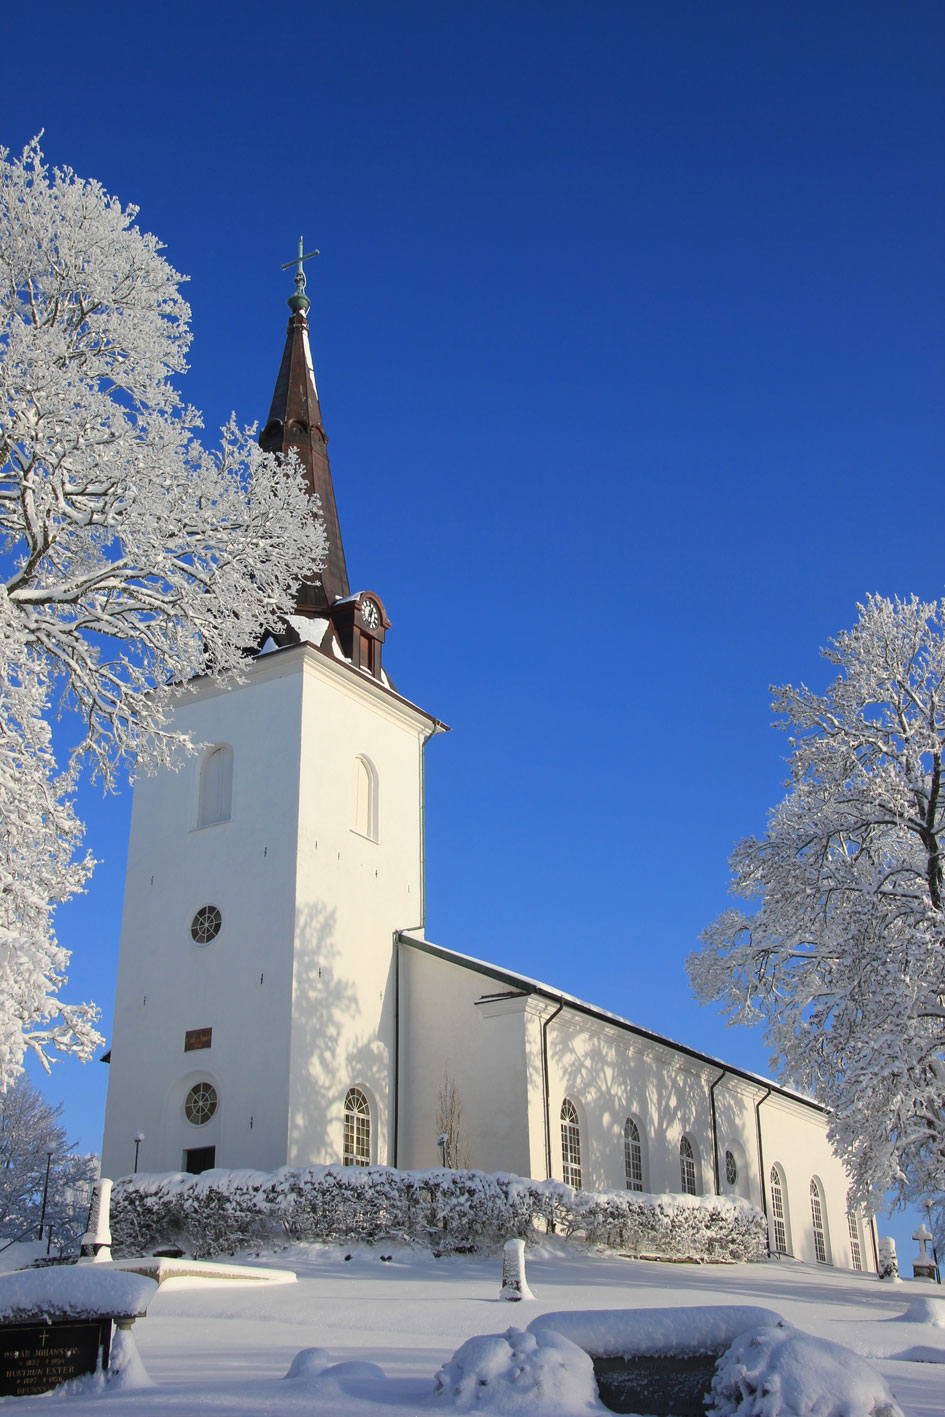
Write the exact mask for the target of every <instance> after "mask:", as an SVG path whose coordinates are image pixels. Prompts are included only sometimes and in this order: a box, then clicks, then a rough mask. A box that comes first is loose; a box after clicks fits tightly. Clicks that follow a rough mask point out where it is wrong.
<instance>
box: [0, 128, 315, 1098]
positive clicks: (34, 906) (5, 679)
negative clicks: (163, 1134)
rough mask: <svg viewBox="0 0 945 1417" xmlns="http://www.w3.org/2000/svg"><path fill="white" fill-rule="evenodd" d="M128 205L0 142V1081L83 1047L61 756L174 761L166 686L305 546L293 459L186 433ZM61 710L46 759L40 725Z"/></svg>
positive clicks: (241, 627) (226, 659)
mask: <svg viewBox="0 0 945 1417" xmlns="http://www.w3.org/2000/svg"><path fill="white" fill-rule="evenodd" d="M136 215H137V211H136V209H135V208H134V207H123V206H122V205H121V203H120V202H118V201H117V200H116V199H115V198H114V197H111V196H109V195H108V194H107V193H106V192H105V191H104V189H103V188H102V187H101V186H100V185H99V184H98V183H96V182H89V181H83V180H81V179H79V178H77V177H76V176H75V174H74V173H73V172H71V171H70V170H68V169H66V170H62V171H53V172H50V171H49V170H48V168H47V167H46V166H45V165H44V163H43V159H42V154H41V152H40V149H39V146H38V143H37V142H34V143H33V144H31V145H30V146H29V147H28V148H27V149H26V151H25V152H24V154H23V156H22V157H21V158H11V157H10V156H9V154H8V153H7V152H6V151H5V150H0V629H2V631H3V639H2V643H0V794H2V796H0V810H2V814H3V815H2V822H0V831H2V833H3V838H4V839H3V842H2V843H0V864H2V866H3V870H4V875H3V879H2V881H0V892H2V911H3V914H2V916H0V956H2V958H0V975H2V982H3V985H4V992H3V995H2V997H0V1009H2V1018H0V1085H5V1084H6V1082H7V1081H8V1080H9V1078H10V1077H11V1076H13V1075H15V1073H16V1071H17V1068H18V1066H19V1064H20V1061H21V1059H22V1054H23V1049H24V1048H25V1047H27V1046H30V1047H33V1048H35V1049H36V1050H37V1051H38V1052H39V1054H40V1056H41V1057H42V1058H43V1060H44V1061H48V1048H49V1047H50V1046H51V1047H54V1048H57V1049H60V1050H64V1051H67V1052H68V1051H78V1052H79V1053H80V1054H81V1053H85V1054H87V1053H88V1050H89V1048H90V1047H91V1046H93V1045H92V1044H91V1043H90V1041H89V1040H90V1038H91V1037H92V1036H93V1035H92V1033H90V1032H89V1029H90V1027H91V1024H90V1018H91V1011H87V1012H85V1013H82V1011H81V1010H80V1011H79V1012H78V1013H77V1012H76V1011H75V1010H58V1005H57V1003H56V1001H55V998H54V995H55V993H56V989H57V988H58V986H59V984H61V982H62V970H63V967H64V965H65V963H66V959H67V956H66V954H65V952H64V951H62V950H61V949H59V948H58V947H57V946H56V945H55V942H54V941H53V939H52V936H51V933H50V929H49V923H48V922H49V909H50V907H51V906H53V905H55V904H56V903H57V902H59V901H61V900H63V899H65V898H66V897H67V896H68V895H69V894H70V893H71V892H72V891H74V890H75V889H77V888H79V887H80V886H81V883H82V879H83V876H84V874H87V869H88V867H87V865H86V866H85V867H76V866H75V864H73V863H71V857H72V849H71V848H73V847H74V846H75V845H76V843H77V841H78V838H79V835H80V828H79V824H78V823H77V822H76V821H75V818H74V816H73V814H72V811H71V809H70V807H69V806H68V805H67V803H68V796H69V792H70V790H71V787H72V786H74V782H75V773H76V771H77V769H78V766H79V765H80V764H81V763H82V762H90V763H91V764H92V767H93V771H94V772H95V774H96V775H98V776H99V777H101V778H103V779H104V781H105V783H106V785H111V784H112V783H113V782H114V780H115V773H116V770H117V768H118V767H119V765H123V766H125V767H129V768H137V767H144V768H150V767H154V766H157V765H160V764H165V763H168V762H170V761H172V760H173V757H174V755H175V752H176V750H177V749H179V748H180V747H182V746H186V745H185V744H184V743H183V740H181V739H180V738H179V737H178V736H177V735H175V734H174V733H173V732H171V731H170V729H169V726H168V711H169V708H170V705H171V702H172V700H173V697H174V694H175V693H177V692H179V690H176V689H175V688H174V687H173V686H174V684H175V683H177V684H180V683H181V682H184V681H187V680H188V679H190V678H192V677H193V676H196V675H201V674H207V673H213V674H220V673H225V672H227V671H229V670H232V669H233V668H234V667H235V666H237V665H238V664H239V661H240V659H241V657H242V656H243V655H244V654H245V651H246V649H247V647H248V646H251V645H253V644H254V643H257V642H258V640H259V638H260V636H261V634H262V633H263V631H264V630H265V629H266V628H267V627H269V626H272V625H273V624H274V623H278V621H279V620H280V619H281V618H282V617H283V616H284V614H285V613H286V612H287V611H288V610H289V609H290V608H291V604H292V600H293V592H294V589H295V587H296V585H297V583H298V582H299V580H301V579H302V578H304V577H307V576H310V575H311V574H312V573H313V572H315V571H317V569H318V567H319V565H320V564H321V563H322V562H323V559H324V555H325V549H326V548H325V537H324V529H323V526H322V524H321V522H320V521H318V520H317V519H316V516H317V511H318V509H317V505H315V504H313V501H312V499H310V498H309V497H308V496H307V494H306V491H305V488H304V486H303V483H302V477H301V473H300V470H299V468H298V466H297V465H296V464H295V463H294V462H291V463H282V462H281V461H280V459H279V458H278V457H276V456H273V455H271V454H266V453H263V452H262V451H261V450H260V449H259V447H258V446H257V444H256V442H255V439H254V436H253V430H252V429H240V428H238V427H237V425H236V424H235V422H234V421H232V420H231V422H230V424H229V425H228V426H227V427H226V428H225V429H224V430H223V438H222V442H221V444H220V446H219V447H218V448H217V449H216V451H215V452H209V451H207V449H205V448H204V446H203V445H202V443H201V442H200V440H199V438H198V429H199V427H200V419H199V417H198V415H197V413H196V412H195V411H194V410H193V409H192V408H190V407H188V406H187V405H185V404H184V403H183V401H182V400H181V397H180V394H179V393H178V391H177V389H176V387H175V384H174V382H173V380H174V378H175V376H177V375H179V374H180V373H181V372H182V371H183V370H184V369H185V367H186V366H185V361H184V356H185V353H186V350H187V346H188V344H189V341H190V333H189V318H190V312H189V309H188V306H187V304H186V302H185V301H184V300H183V298H182V296H181V294H180V290H179V288H178V287H179V284H180V280H181V277H180V276H178V274H177V273H176V272H175V271H174V270H173V269H172V268H171V266H170V265H168V263H167V261H165V260H164V258H163V257H162V256H161V255H160V254H159V252H160V249H161V247H160V243H159V242H158V241H157V240H156V239H155V238H154V237H153V236H149V235H147V234H144V233H142V232H140V231H139V230H138V228H137V227H136V226H135V225H134V220H135V217H136ZM8 631H9V633H7V632H8ZM63 706H65V707H67V708H69V709H72V710H74V711H75V715H74V717H73V718H72V720H71V721H72V722H73V723H74V724H76V725H77V732H76V734H75V742H74V750H75V751H74V753H73V756H72V759H71V763H70V765H69V767H68V768H67V770H66V776H65V777H61V776H59V777H57V772H56V768H55V764H54V763H53V761H52V757H51V752H50V740H49V737H48V733H44V731H43V727H42V723H43V720H44V719H45V718H48V715H49V712H50V709H51V708H55V710H56V711H59V710H60V709H61V708H62V707H63ZM57 842H58V843H59V844H58V846H57V845H56V843H57ZM57 1010H58V1013H57ZM37 1021H39V1026H38V1027H36V1026H34V1025H36V1024H37Z"/></svg>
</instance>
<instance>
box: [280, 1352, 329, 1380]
mask: <svg viewBox="0 0 945 1417" xmlns="http://www.w3.org/2000/svg"><path fill="white" fill-rule="evenodd" d="M330 1363H331V1359H330V1358H329V1356H328V1353H327V1351H326V1350H325V1349H324V1348H302V1349H300V1351H299V1352H298V1353H296V1355H295V1357H294V1358H293V1359H292V1362H291V1363H290V1364H289V1371H288V1372H287V1373H286V1378H315V1377H317V1376H318V1374H319V1373H321V1372H323V1371H324V1370H325V1368H327V1367H328V1366H329V1364H330Z"/></svg>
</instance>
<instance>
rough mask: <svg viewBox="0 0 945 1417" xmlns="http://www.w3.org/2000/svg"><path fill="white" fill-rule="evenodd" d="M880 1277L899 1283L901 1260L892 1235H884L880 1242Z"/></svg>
mask: <svg viewBox="0 0 945 1417" xmlns="http://www.w3.org/2000/svg"><path fill="white" fill-rule="evenodd" d="M879 1277H880V1279H889V1280H891V1281H892V1282H893V1284H898V1283H899V1261H898V1259H897V1258H896V1242H895V1240H894V1239H893V1237H892V1236H891V1235H883V1236H882V1238H881V1239H880V1242H879Z"/></svg>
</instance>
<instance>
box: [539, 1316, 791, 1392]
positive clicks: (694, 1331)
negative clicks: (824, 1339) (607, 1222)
mask: <svg viewBox="0 0 945 1417" xmlns="http://www.w3.org/2000/svg"><path fill="white" fill-rule="evenodd" d="M780 1322H781V1318H780V1315H779V1314H776V1313H775V1312H774V1311H773V1310H772V1309H762V1308H755V1307H754V1306H749V1305H743V1304H731V1305H723V1304H720V1305H707V1306H706V1307H705V1308H689V1307H677V1308H671V1309H581V1310H576V1311H573V1312H561V1313H551V1314H542V1315H541V1316H540V1317H539V1318H537V1319H534V1320H533V1321H532V1323H530V1324H529V1326H528V1331H529V1332H535V1331H537V1330H540V1329H553V1330H554V1331H555V1332H556V1333H560V1334H562V1335H563V1336H564V1337H565V1338H568V1339H570V1340H571V1342H572V1343H576V1344H577V1346H578V1348H583V1349H584V1352H585V1353H586V1354H587V1355H588V1357H589V1358H590V1359H591V1362H592V1363H593V1364H594V1377H595V1379H596V1381H597V1391H598V1394H599V1396H600V1400H601V1403H602V1404H603V1405H604V1406H605V1407H607V1408H609V1410H610V1411H611V1412H626V1413H630V1412H634V1413H638V1412H645V1413H648V1414H650V1417H704V1413H705V1408H706V1394H707V1393H708V1391H709V1388H710V1387H711V1385H712V1378H713V1375H714V1373H715V1365H716V1362H717V1361H718V1359H719V1358H720V1357H721V1356H722V1354H723V1353H725V1352H727V1350H728V1349H729V1348H730V1347H731V1346H732V1344H733V1343H734V1342H735V1340H736V1338H738V1337H739V1336H740V1335H741V1334H742V1333H745V1332H747V1331H749V1330H752V1329H760V1328H764V1327H774V1326H776V1325H777V1324H779V1323H780Z"/></svg>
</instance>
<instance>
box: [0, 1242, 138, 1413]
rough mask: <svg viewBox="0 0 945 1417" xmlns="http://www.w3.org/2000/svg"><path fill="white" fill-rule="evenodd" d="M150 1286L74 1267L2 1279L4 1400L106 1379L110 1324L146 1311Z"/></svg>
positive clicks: (0, 1380)
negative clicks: (92, 1377) (93, 1377)
mask: <svg viewBox="0 0 945 1417" xmlns="http://www.w3.org/2000/svg"><path fill="white" fill-rule="evenodd" d="M156 1289H157V1283H156V1281H155V1280H153V1279H149V1278H146V1277H145V1276H144V1275H140V1274H126V1273H124V1272H122V1271H116V1270H110V1269H109V1270H107V1269H105V1268H104V1267H102V1268H99V1267H98V1266H96V1267H95V1268H94V1269H93V1268H92V1267H91V1266H84V1265H74V1266H69V1267H68V1268H67V1267H65V1266H55V1267H53V1268H49V1269H45V1268H44V1269H31V1270H19V1271H16V1272H15V1273H13V1274H4V1275H0V1397H26V1396H29V1395H31V1394H36V1393H41V1392H49V1391H51V1389H53V1388H55V1387H58V1386H59V1384H60V1383H64V1382H67V1381H68V1380H70V1379H72V1378H78V1377H82V1376H83V1375H85V1374H88V1373H94V1372H98V1371H101V1372H105V1371H106V1370H107V1368H108V1361H109V1354H110V1349H111V1332H112V1323H113V1322H114V1323H116V1324H117V1325H118V1327H119V1328H130V1327H131V1325H132V1324H133V1323H134V1321H135V1319H136V1318H140V1317H141V1316H142V1315H143V1314H145V1313H146V1312H147V1307H148V1303H149V1301H150V1299H151V1296H152V1295H153V1294H154V1293H155V1291H156Z"/></svg>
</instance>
